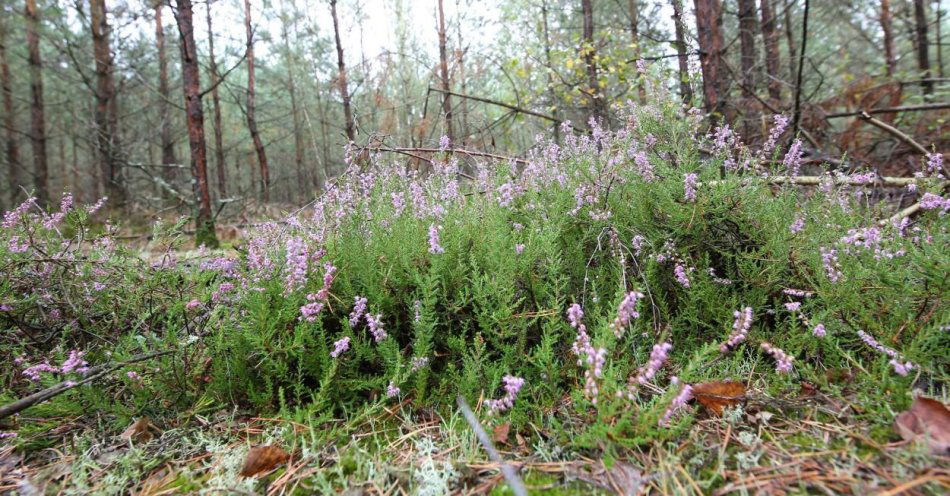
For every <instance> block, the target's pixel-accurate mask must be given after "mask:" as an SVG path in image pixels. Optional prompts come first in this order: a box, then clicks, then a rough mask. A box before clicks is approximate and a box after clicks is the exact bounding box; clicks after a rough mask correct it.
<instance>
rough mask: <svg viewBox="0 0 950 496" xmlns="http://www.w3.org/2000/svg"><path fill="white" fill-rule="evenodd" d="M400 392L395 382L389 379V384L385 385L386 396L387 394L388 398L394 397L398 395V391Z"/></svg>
mask: <svg viewBox="0 0 950 496" xmlns="http://www.w3.org/2000/svg"><path fill="white" fill-rule="evenodd" d="M401 392H402V390H401V389H399V386H397V385H396V383H395V382H393V381H389V385H388V386H386V396H387V397H389V398H395V397H396V396H399V393H401Z"/></svg>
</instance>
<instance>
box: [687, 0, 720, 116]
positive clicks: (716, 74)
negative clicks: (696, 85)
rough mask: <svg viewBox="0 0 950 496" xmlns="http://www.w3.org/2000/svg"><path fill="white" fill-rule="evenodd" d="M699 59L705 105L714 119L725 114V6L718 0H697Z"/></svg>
mask: <svg viewBox="0 0 950 496" xmlns="http://www.w3.org/2000/svg"><path fill="white" fill-rule="evenodd" d="M694 5H695V7H696V31H697V40H698V41H699V62H700V66H701V67H702V72H703V106H704V108H705V110H706V113H707V114H709V116H710V120H711V121H712V122H715V121H716V120H718V116H719V115H720V114H721V113H722V104H723V101H722V98H723V97H724V95H722V94H721V93H722V91H723V85H722V76H723V73H722V71H720V67H719V65H720V60H719V57H720V56H721V54H722V47H723V41H722V5H720V3H719V0H694Z"/></svg>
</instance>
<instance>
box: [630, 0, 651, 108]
mask: <svg viewBox="0 0 950 496" xmlns="http://www.w3.org/2000/svg"><path fill="white" fill-rule="evenodd" d="M627 10H629V11H630V45H631V46H632V47H633V58H634V59H636V60H640V56H641V53H642V52H643V51H642V50H640V26H639V24H640V7H639V6H638V5H637V0H628V1H627ZM637 80H638V82H637V96H638V97H639V98H640V104H641V105H643V104H645V103H646V102H647V92H646V88H644V87H643V76H642V75H641V76H640V77H638V78H637Z"/></svg>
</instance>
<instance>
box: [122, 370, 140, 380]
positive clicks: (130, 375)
mask: <svg viewBox="0 0 950 496" xmlns="http://www.w3.org/2000/svg"><path fill="white" fill-rule="evenodd" d="M125 376H126V377H128V378H129V379H131V380H133V381H141V380H142V376H140V375H139V374H138V373H137V372H135V371H134V370H130V371H128V372H126V373H125Z"/></svg>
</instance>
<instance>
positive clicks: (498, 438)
mask: <svg viewBox="0 0 950 496" xmlns="http://www.w3.org/2000/svg"><path fill="white" fill-rule="evenodd" d="M510 430H511V424H510V423H508V422H505V423H504V424H498V425H496V426H495V428H494V429H492V437H491V438H492V441H495V442H496V443H501V444H508V431H510Z"/></svg>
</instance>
